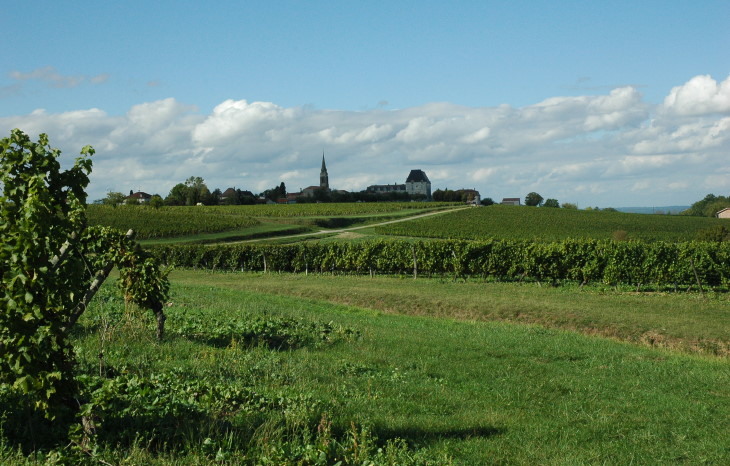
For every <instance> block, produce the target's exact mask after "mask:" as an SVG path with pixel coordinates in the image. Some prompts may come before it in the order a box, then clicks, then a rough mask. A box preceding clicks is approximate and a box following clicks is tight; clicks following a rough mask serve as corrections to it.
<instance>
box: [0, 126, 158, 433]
mask: <svg viewBox="0 0 730 466" xmlns="http://www.w3.org/2000/svg"><path fill="white" fill-rule="evenodd" d="M93 153H94V150H93V149H92V148H91V147H90V146H86V147H84V148H83V149H82V150H81V157H79V158H77V159H76V162H75V163H74V166H73V167H72V168H71V169H69V170H66V171H61V168H60V164H59V162H58V160H57V159H58V158H59V156H60V151H59V150H58V149H52V148H50V147H49V145H48V137H47V136H46V135H45V134H41V135H40V136H39V139H38V142H37V143H36V142H32V141H31V140H30V138H29V137H28V136H27V135H26V134H24V133H23V132H22V131H20V130H18V129H14V130H13V131H12V132H11V134H10V137H8V138H3V139H2V140H0V186H1V187H2V196H0V213H1V215H0V289H1V290H3V291H2V293H0V386H2V387H3V388H5V389H9V390H10V391H11V392H13V393H16V394H18V395H20V396H23V397H24V398H25V399H27V400H28V401H29V402H30V404H31V405H32V406H34V407H35V409H37V410H38V411H40V412H42V413H44V414H45V415H46V416H47V417H48V418H51V419H52V418H54V417H56V415H57V414H59V413H60V412H62V411H64V410H65V411H68V410H71V411H73V410H75V409H77V408H78V405H77V404H76V403H74V402H73V398H74V395H75V394H76V389H77V388H76V383H75V380H74V373H73V366H74V352H73V349H72V347H71V343H70V337H69V333H70V331H71V329H72V328H73V326H74V324H75V323H76V321H77V320H78V318H79V316H81V314H82V313H83V312H84V310H85V309H86V307H87V306H88V304H89V301H90V300H91V298H92V297H93V295H94V293H95V292H96V290H98V288H99V286H101V283H103V281H104V279H105V278H106V275H108V273H109V271H111V269H112V267H114V266H117V267H118V268H119V269H120V272H121V273H120V276H121V279H122V280H121V283H122V285H123V288H124V290H125V297H126V298H127V299H128V300H129V301H131V302H134V303H136V304H138V305H140V306H143V307H148V308H152V309H153V310H154V311H155V313H156V314H157V316H158V336H161V332H160V331H159V330H160V328H161V325H164V314H163V302H164V300H165V299H166V297H167V293H168V290H169V283H168V281H167V277H166V275H165V274H164V273H162V272H161V271H160V270H159V268H158V267H157V265H156V263H155V262H154V261H153V260H152V259H151V258H150V257H149V256H147V255H146V254H145V253H144V252H143V251H142V250H141V249H139V247H138V246H137V245H136V243H134V241H132V239H131V238H128V237H126V236H125V235H124V234H123V233H121V232H119V231H117V230H113V229H111V228H104V227H87V221H86V192H85V188H86V186H87V185H88V183H89V177H88V175H89V173H90V172H91V156H92V155H93ZM94 271H98V272H97V273H94ZM141 277H144V279H140V278H141Z"/></svg>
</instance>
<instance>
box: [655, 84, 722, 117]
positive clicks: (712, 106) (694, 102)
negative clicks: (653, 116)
mask: <svg viewBox="0 0 730 466" xmlns="http://www.w3.org/2000/svg"><path fill="white" fill-rule="evenodd" d="M664 110H665V111H666V112H668V113H672V114H676V115H684V116H691V115H706V114H710V113H727V112H730V76H728V77H727V78H726V79H725V81H723V82H721V83H720V84H719V85H718V84H717V81H715V80H714V79H712V77H711V76H709V75H700V76H695V77H694V78H692V79H690V80H689V81H687V82H686V83H684V84H683V85H681V86H677V87H674V88H672V90H671V92H670V93H669V95H668V96H667V97H666V98H665V99H664Z"/></svg>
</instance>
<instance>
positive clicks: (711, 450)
mask: <svg viewBox="0 0 730 466" xmlns="http://www.w3.org/2000/svg"><path fill="white" fill-rule="evenodd" d="M173 283H174V288H173V301H172V306H171V307H169V308H168V310H167V313H168V316H169V321H168V338H167V339H166V341H165V342H163V343H161V344H158V343H156V342H154V341H153V340H152V335H153V333H152V330H151V328H147V327H144V326H140V325H139V323H138V321H135V320H131V319H129V318H127V317H124V316H125V315H124V313H123V312H121V310H120V306H122V303H121V301H120V300H118V299H116V300H115V299H113V298H112V297H111V296H110V295H108V294H107V295H106V297H102V298H101V303H102V304H101V306H100V307H96V308H95V309H94V310H92V311H91V312H89V313H88V314H87V315H85V316H84V321H83V324H84V329H85V330H83V331H81V332H79V334H78V337H77V346H78V348H79V354H80V360H81V366H82V367H85V368H87V370H88V371H89V372H91V373H95V372H97V371H98V370H100V362H99V358H98V355H99V354H100V351H102V350H103V354H104V360H103V362H104V370H105V371H107V372H109V373H110V374H113V373H116V374H120V377H121V374H125V375H124V377H129V376H130V374H134V375H136V376H139V377H141V378H144V377H152V378H154V377H157V379H158V380H161V381H162V382H159V384H160V386H162V387H167V389H168V390H172V391H174V390H176V389H181V388H180V387H178V388H175V387H177V386H178V385H180V386H181V387H185V386H186V385H185V384H184V383H183V382H179V381H178V382H174V383H173V382H171V381H170V380H168V379H165V378H164V377H162V375H160V374H168V373H170V374H175V375H174V377H175V378H176V379H180V380H197V381H198V382H199V383H200V381H204V384H208V385H214V386H218V387H219V388H218V389H219V390H221V391H222V392H223V393H227V392H226V390H233V389H234V388H237V389H239V390H242V389H243V388H242V387H247V389H250V390H253V391H255V392H256V393H259V394H260V396H261V397H262V399H263V398H266V399H268V398H270V397H276V396H278V397H281V398H282V399H286V400H289V399H291V398H292V397H294V396H304V397H305V400H306V401H305V402H304V405H305V406H300V405H296V403H295V405H296V407H291V406H290V407H289V408H287V409H291V410H294V412H290V413H289V414H286V412H279V411H276V410H274V411H272V412H269V411H265V410H264V411H262V412H259V413H241V412H238V413H236V415H235V416H234V415H230V413H229V414H226V413H225V412H219V413H217V414H215V413H209V414H210V418H206V419H202V420H201V419H198V418H196V419H192V418H189V419H188V418H186V417H185V416H184V415H183V416H182V418H178V419H177V421H178V422H181V425H180V428H183V429H185V427H184V426H186V425H187V428H188V429H189V432H188V431H185V432H186V433H185V435H182V436H180V437H181V438H178V437H176V436H175V435H173V434H172V433H169V432H168V434H167V437H164V436H163V435H162V434H160V437H161V438H160V437H158V438H154V439H153V438H152V437H153V436H154V434H153V433H152V432H147V433H146V434H140V436H139V437H137V440H136V441H135V440H134V434H133V433H131V432H128V431H122V432H116V434H115V437H114V439H116V440H114V441H112V440H110V441H109V443H107V444H106V448H107V451H105V453H104V454H105V455H106V456H103V457H104V458H108V459H111V460H113V461H112V462H121V461H122V460H125V459H127V460H129V458H132V459H134V461H138V462H148V461H153V460H154V461H159V462H160V463H179V462H198V463H205V462H207V461H211V462H212V460H213V459H214V457H215V456H216V452H217V453H218V454H219V458H226V459H228V461H230V462H232V463H236V462H240V463H246V464H248V463H265V462H266V461H265V460H262V458H264V457H265V458H268V459H269V460H270V462H271V463H272V464H283V463H285V462H287V461H290V462H291V464H296V463H297V461H298V460H297V458H299V459H300V460H301V458H302V457H303V456H302V455H303V453H302V452H303V451H306V450H307V448H306V446H305V444H306V441H305V440H302V439H303V438H304V437H302V435H303V434H302V433H301V432H304V431H307V432H312V434H311V437H310V438H309V441H310V442H311V445H312V446H311V448H315V449H316V448H317V446H316V445H317V441H316V438H317V435H316V432H321V431H322V429H323V427H322V426H323V422H324V425H328V426H329V427H328V428H329V429H330V435H331V436H332V439H331V442H332V443H330V444H329V445H334V444H337V445H340V448H341V450H340V451H341V452H349V453H348V454H350V455H352V454H353V451H355V450H356V449H357V448H356V447H354V446H353V444H355V443H357V442H360V447H361V448H365V449H367V447H364V446H363V445H367V442H370V441H372V442H374V446H373V447H372V449H371V450H370V453H367V452H366V451H363V450H361V451H360V455H361V456H360V458H364V457H366V456H367V455H370V456H367V457H368V458H371V459H373V460H374V461H376V464H383V463H387V461H386V458H385V456H384V453H383V454H382V455H383V456H381V457H380V458H379V459H378V458H377V448H381V449H383V448H386V446H387V445H390V450H388V452H390V453H389V454H390V455H391V458H396V460H395V462H393V463H390V464H409V462H410V464H427V463H429V464H444V463H447V462H452V463H453V464H493V463H510V464H586V463H602V464H630V463H634V464H647V463H649V464H666V463H712V464H724V463H727V462H728V461H729V460H730V440H728V437H727V435H724V434H723V433H727V432H728V429H729V428H730V403H728V398H729V397H730V370H729V368H728V362H727V359H725V358H718V357H714V356H702V355H695V354H687V353H688V352H691V351H694V350H693V349H692V348H690V347H685V346H683V345H678V346H677V348H676V349H675V350H669V349H666V348H660V347H649V346H646V345H644V344H632V343H627V342H622V341H617V340H626V341H633V337H632V336H633V335H637V334H641V333H642V332H647V331H653V332H656V333H657V334H662V335H664V336H666V338H667V341H670V340H671V339H675V341H679V340H687V341H689V340H703V339H704V340H706V341H709V340H714V341H723V342H724V343H725V344H727V342H728V341H730V339H729V338H728V331H729V330H728V328H730V327H728V326H727V319H728V316H729V314H730V305H729V303H728V300H727V297H726V296H717V297H714V298H713V299H709V300H702V299H701V298H699V297H698V296H695V295H687V296H674V295H664V294H659V295H646V296H638V295H633V294H630V293H615V292H614V293H607V292H606V291H605V290H601V289H591V290H589V291H584V292H577V291H576V290H572V291H570V292H565V291H556V290H553V289H547V288H540V287H537V286H536V285H530V286H521V285H516V284H511V285H493V284H483V283H481V284H480V283H459V282H451V281H443V280H419V281H413V280H404V279H398V278H377V279H375V280H370V279H363V278H360V279H353V278H348V277H332V276H317V275H309V276H302V275H299V276H293V275H289V276H287V275H276V274H273V275H263V274H211V273H205V272H192V271H177V272H175V273H174V274H173ZM343 303H349V304H343ZM490 313H491V314H490ZM713 314H714V315H713ZM257 319H259V320H260V319H264V320H266V321H269V322H276V320H277V319H292V320H294V321H297V322H305V323H320V325H321V323H329V325H330V328H332V329H340V330H341V329H347V330H348V332H350V333H349V335H350V336H342V337H341V338H340V337H337V338H333V340H332V342H330V343H326V344H316V343H313V342H311V341H310V342H309V343H305V344H302V345H300V346H294V347H289V349H286V350H281V349H276V348H272V347H269V346H267V345H265V344H262V343H261V342H260V341H259V343H258V344H255V343H246V342H245V340H244V339H243V338H242V337H237V336H236V334H235V333H232V334H229V333H226V332H220V331H219V332H217V333H215V338H213V337H211V335H210V333H211V332H213V330H215V329H220V328H232V326H233V325H234V323H237V322H247V321H255V320H257ZM494 319H497V320H501V321H494ZM505 321H510V322H505ZM195 322H197V323H198V324H200V323H202V324H203V325H198V326H196V325H195V324H194V323H195ZM514 322H521V323H519V324H517V323H514ZM526 322H527V324H526ZM530 322H540V323H541V324H542V325H534V324H531V323H530ZM581 323H583V324H587V325H586V326H585V327H582V326H581ZM226 325H227V326H228V327H226ZM561 327H562V328H573V327H575V328H577V329H578V330H579V331H581V332H582V333H583V334H581V333H577V332H574V331H566V330H562V329H561ZM705 328H706V329H708V330H707V332H705V331H704V330H703V329H705ZM181 329H182V330H181ZM186 329H187V330H186ZM191 329H193V330H191ZM206 332H208V333H206ZM345 334H347V332H344V333H342V332H341V333H340V334H339V335H345ZM596 334H598V335H600V334H606V335H611V336H612V337H613V338H603V337H599V336H596ZM206 335H207V336H206ZM331 335H338V333H337V331H333V332H332V333H331ZM670 342H671V341H670ZM639 343H641V342H639ZM643 343H647V342H646V341H645V342H643ZM670 346H671V345H670ZM158 396H161V395H159V394H158ZM168 396H170V395H168ZM300 401H301V400H300ZM155 412H156V411H154V410H151V411H150V412H148V416H152V414H151V413H155ZM323 419H324V421H323ZM122 420H123V421H124V422H127V423H128V424H129V425H128V426H127V429H135V428H137V429H139V427H140V425H141V423H142V421H141V420H140V419H136V420H135V419H122ZM122 420H120V421H119V422H122ZM223 421H225V422H223ZM156 422H158V424H157V426H158V430H159V431H160V432H166V431H165V429H163V427H164V426H165V420H164V418H163V419H160V420H157V421H156ZM145 425H146V424H145ZM191 425H195V427H192V426H191ZM211 425H221V426H225V428H223V429H222V430H220V431H218V430H215V429H212V427H211ZM293 432H296V433H297V434H296V435H294V434H292V433H293ZM100 436H102V437H103V435H101V434H100ZM305 437H306V436H305ZM125 439H126V440H125ZM376 439H377V440H376ZM395 439H402V440H403V441H404V442H405V444H401V447H400V449H396V448H395V447H394V446H393V445H396V444H397V441H396V440H395ZM165 441H167V442H168V447H167V448H168V450H166V449H165V448H162V447H159V446H156V445H160V444H161V443H164V442H165ZM116 442H121V443H120V444H119V445H117V443H116ZM206 445H213V446H214V447H215V448H213V449H212V451H213V453H209V454H208V456H206V454H205V452H206V451H209V450H206V448H207V447H206ZM284 445H288V446H284ZM404 445H405V446H404ZM296 446H298V447H296ZM295 447H296V448H295ZM320 447H321V445H320ZM277 452H278V453H277ZM8 455H10V454H9V453H8ZM247 455H248V456H247ZM277 455H280V456H277ZM342 455H345V453H342ZM8 457H9V458H13V457H12V456H8ZM344 457H345V456H337V455H336V454H332V455H331V456H329V457H328V461H329V462H335V460H336V459H340V458H344ZM254 458H258V460H255V459H254ZM350 458H352V456H350ZM305 463H306V461H305ZM308 464H317V463H315V462H314V461H312V462H311V463H308Z"/></svg>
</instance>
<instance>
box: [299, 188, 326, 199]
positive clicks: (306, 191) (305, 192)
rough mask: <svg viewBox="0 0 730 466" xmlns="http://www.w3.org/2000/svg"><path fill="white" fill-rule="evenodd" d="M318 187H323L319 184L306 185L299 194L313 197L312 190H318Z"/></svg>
mask: <svg viewBox="0 0 730 466" xmlns="http://www.w3.org/2000/svg"><path fill="white" fill-rule="evenodd" d="M320 189H324V188H322V187H321V186H307V187H306V188H304V189H302V192H301V195H302V196H307V197H314V192H315V191H318V190H320Z"/></svg>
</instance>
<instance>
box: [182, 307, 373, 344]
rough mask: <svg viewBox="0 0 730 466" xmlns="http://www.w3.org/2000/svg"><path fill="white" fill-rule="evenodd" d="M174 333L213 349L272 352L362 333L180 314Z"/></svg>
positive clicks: (302, 324)
mask: <svg viewBox="0 0 730 466" xmlns="http://www.w3.org/2000/svg"><path fill="white" fill-rule="evenodd" d="M169 326H170V329H171V330H170V333H172V334H174V335H178V336H180V337H183V338H189V339H192V340H195V341H200V342H203V343H207V344H210V345H215V346H221V347H228V346H232V345H233V346H236V345H265V346H267V347H269V348H272V349H293V348H301V347H304V346H313V347H317V346H321V345H325V344H332V343H334V342H337V341H343V340H352V339H355V338H357V337H358V334H359V333H358V332H357V331H356V330H354V329H352V328H345V327H342V326H338V325H335V324H334V323H333V322H328V323H324V322H302V321H300V320H296V319H285V318H273V317H269V318H261V317H256V316H252V317H250V318H247V319H236V320H224V319H221V318H218V317H210V316H202V315H200V313H192V312H187V313H179V314H174V315H172V316H171V317H170V321H169Z"/></svg>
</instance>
